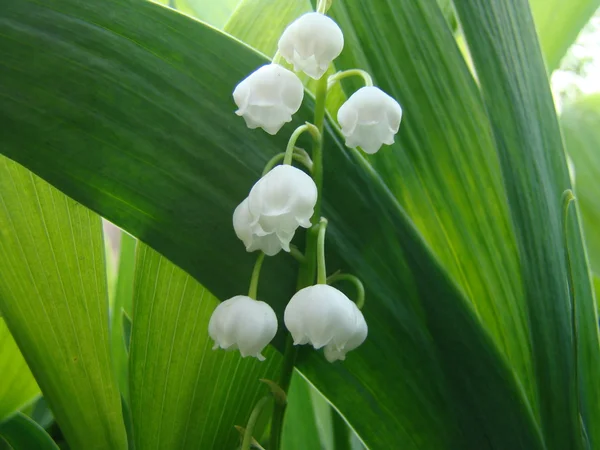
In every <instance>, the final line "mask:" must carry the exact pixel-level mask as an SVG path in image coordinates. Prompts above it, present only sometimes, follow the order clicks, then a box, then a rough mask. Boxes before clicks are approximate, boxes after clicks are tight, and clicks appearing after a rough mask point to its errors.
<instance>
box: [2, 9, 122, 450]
mask: <svg viewBox="0 0 600 450" xmlns="http://www.w3.org/2000/svg"><path fill="white" fill-rule="evenodd" d="M3 17H4V16H3ZM2 95H4V92H3V94H2ZM3 98H5V97H3ZM4 105H5V104H4ZM0 108H3V107H0ZM30 134H32V133H30ZM2 145H3V148H5V147H4V145H5V144H4V143H3V144H2ZM0 229H1V230H2V234H1V235H0V254H1V255H2V257H1V258H0V308H1V309H2V312H3V314H4V319H5V320H6V323H7V325H8V328H9V329H10V330H11V332H12V334H13V336H14V338H15V341H16V342H17V344H18V345H19V348H20V349H21V352H22V353H23V356H24V357H25V358H26V360H27V362H28V364H29V367H30V368H31V371H32V373H33V374H34V375H35V377H36V380H37V382H38V384H39V386H40V388H41V389H42V392H43V393H44V398H45V399H46V400H47V401H48V403H49V404H50V405H51V407H52V411H53V413H54V415H55V417H56V420H57V422H58V424H59V425H60V427H61V430H62V431H63V433H64V435H65V437H66V439H67V441H68V442H69V444H70V445H71V446H72V447H74V448H86V449H105V448H111V449H115V450H120V449H124V448H125V447H126V440H125V429H124V426H123V419H122V416H121V404H120V401H119V395H118V389H117V385H116V382H115V380H114V378H113V374H112V372H111V368H110V364H109V349H108V298H107V292H106V277H105V271H104V259H103V254H102V252H103V244H102V229H101V223H100V217H99V216H98V215H96V214H94V213H92V212H91V211H89V210H87V209H86V208H84V207H83V206H81V205H79V204H77V203H75V202H74V201H73V200H71V199H69V198H68V197H66V196H65V195H64V194H62V193H61V192H59V191H57V190H56V189H55V188H53V187H51V186H50V185H49V184H48V183H46V182H45V181H43V180H42V179H40V178H38V177H37V176H34V175H32V174H31V173H30V172H29V171H28V170H27V169H25V168H23V167H21V166H20V165H18V164H16V163H15V162H13V161H10V160H8V159H7V158H5V157H1V158H0Z"/></svg>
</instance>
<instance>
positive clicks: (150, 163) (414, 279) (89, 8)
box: [0, 0, 542, 450]
mask: <svg viewBox="0 0 600 450" xmlns="http://www.w3.org/2000/svg"><path fill="white" fill-rule="evenodd" d="M408 11H411V10H410V9H409V10H408ZM436 11H437V10H436ZM0 12H1V13H2V17H4V20H3V21H2V22H0V52H2V55H3V58H4V59H3V61H5V64H6V69H5V70H3V71H0V86H1V87H0V96H1V98H2V99H3V100H2V101H1V102H0V119H1V120H2V121H3V123H5V124H6V125H7V127H6V129H7V133H6V134H7V136H6V137H5V142H4V143H3V146H2V147H0V151H2V152H3V153H5V154H7V155H9V156H10V157H11V158H15V159H17V160H18V161H20V162H22V163H23V164H25V165H27V167H29V168H30V169H32V170H34V171H35V172H36V173H39V174H41V175H42V176H44V177H45V178H47V179H48V180H49V181H51V182H52V183H54V184H55V185H57V186H58V187H60V188H61V189H63V190H65V191H66V192H67V193H68V194H69V195H72V196H73V197H74V198H75V199H77V200H79V201H81V202H83V203H84V204H85V205H87V206H89V207H91V208H92V209H94V210H96V211H98V212H100V213H101V214H102V215H103V216H105V217H107V219H109V220H111V221H112V222H114V223H115V224H117V225H119V226H121V227H122V228H124V229H125V230H127V231H129V232H131V233H132V234H133V235H135V236H137V237H139V238H140V239H141V240H142V241H143V242H146V243H148V244H149V245H151V246H152V247H153V248H154V249H155V250H157V251H159V252H161V253H162V254H164V255H165V256H166V257H168V258H170V259H171V260H172V261H173V263H175V264H177V265H178V266H179V267H181V268H182V269H183V270H186V271H187V272H188V273H190V274H191V275H192V276H194V277H195V278H196V279H198V281H200V282H201V283H202V284H203V285H204V286H205V287H206V288H207V289H210V291H211V292H212V293H214V294H215V295H216V296H217V297H218V298H220V299H225V298H228V297H230V296H232V295H235V294H239V293H240V292H244V291H245V290H246V289H247V284H248V278H249V274H250V272H251V268H252V264H253V262H254V256H253V255H248V254H247V253H246V252H245V251H244V250H243V246H242V245H241V244H240V242H239V241H238V240H237V239H236V237H235V234H234V232H233V230H232V227H231V214H232V211H233V210H234V208H235V206H236V205H237V204H238V203H239V201H240V200H241V199H243V198H244V196H245V195H247V193H248V190H249V189H250V187H251V186H252V184H253V183H254V182H255V181H256V179H257V178H258V176H259V174H260V172H261V171H262V167H263V165H264V163H265V162H266V161H267V160H268V159H269V158H270V157H272V156H273V155H274V154H275V153H278V152H279V151H281V149H283V148H284V147H285V144H286V142H287V137H288V136H289V134H290V133H291V130H292V129H293V127H294V126H297V125H298V124H300V123H302V122H304V121H306V120H309V119H310V118H311V115H312V111H311V108H312V100H311V99H310V98H309V97H308V96H307V98H306V101H305V105H304V107H303V108H301V110H300V112H299V113H298V114H297V116H296V117H295V120H294V122H293V123H292V124H289V125H288V126H286V127H284V129H283V130H282V131H281V132H280V133H279V134H278V135H277V136H275V137H271V136H268V135H266V134H265V133H263V132H262V131H260V130H255V131H250V130H248V129H247V128H246V127H245V125H244V123H243V120H242V119H240V118H239V117H236V116H235V115H234V114H233V110H234V105H233V103H232V101H231V91H232V88H233V86H235V84H236V83H237V82H239V80H241V79H242V78H243V77H244V76H245V75H246V74H248V73H249V72H251V71H252V70H254V69H255V68H256V67H258V66H259V65H261V64H263V63H264V62H265V59H264V58H262V57H261V55H258V54H256V53H254V52H252V51H251V50H250V49H249V48H248V47H246V46H243V45H240V43H239V42H236V41H235V40H233V39H230V38H229V37H227V36H226V35H223V34H220V33H218V32H217V31H216V30H214V29H212V28H209V27H205V26H203V25H202V24H199V23H197V22H195V21H192V20H190V19H189V18H186V17H184V16H181V15H178V14H176V13H175V12H173V11H171V10H168V9H165V8H162V7H160V6H157V5H155V4H151V3H143V2H142V3H135V2H120V3H112V4H111V5H110V8H108V7H107V6H106V3H105V2H104V1H99V0H91V1H89V2H86V3H81V2H79V1H75V0H49V1H48V2H46V3H45V4H44V6H39V5H37V4H35V3H30V2H28V1H25V0H17V1H14V2H11V3H8V4H2V5H1V6H0ZM411 14H413V15H414V17H415V18H418V17H420V12H419V11H417V12H415V11H413V12H412V13H411ZM434 17H438V16H437V15H436V16H434ZM118 18H123V19H122V20H119V19H118ZM436 20H437V19H436ZM439 20H441V21H442V23H443V24H445V22H443V17H442V16H441V15H439ZM48 36H52V37H53V38H52V39H48ZM140 43H143V45H142V44H140ZM31 49H37V50H36V54H35V56H36V57H35V58H22V57H21V55H23V54H28V52H31ZM117 49H118V50H117ZM456 55H457V58H458V57H460V55H459V53H458V50H456ZM437 56H438V55H436V57H437ZM427 61H428V62H430V63H431V61H429V59H428V60H427ZM108 62H110V63H108ZM426 67H427V66H424V69H425V68H426ZM434 67H437V66H434ZM464 71H465V73H467V72H466V69H464ZM17 74H18V76H17ZM375 76H376V78H377V79H379V78H381V77H382V76H381V75H379V76H378V75H377V74H375ZM464 76H466V75H464ZM33 94H35V95H33ZM466 98H468V97H466ZM467 104H468V105H469V106H472V107H476V106H477V105H479V103H478V102H477V101H475V100H472V103H467ZM414 107H415V114H416V111H418V104H415V105H414ZM464 109H465V110H464V113H465V117H468V118H469V120H470V119H471V116H472V114H471V111H470V110H469V108H464ZM473 120H475V119H473ZM32 127H33V128H35V129H36V130H38V132H37V133H31V132H29V130H30V129H32ZM484 129H485V128H484ZM417 131H418V130H415V131H413V133H417ZM476 131H478V133H476V134H475V136H479V135H481V134H483V135H484V134H485V133H482V132H481V130H479V129H477V130H476ZM462 135H463V133H458V134H457V135H456V136H455V137H456V139H458V138H459V137H461V136H462ZM444 136H445V135H444V134H443V133H442V134H441V137H444ZM480 139H484V137H481V138H480ZM83 142H85V143H86V151H85V152H82V151H81V143H83ZM434 142H435V143H438V144H439V143H440V142H443V140H441V139H440V140H435V141H432V143H431V144H433V143H434ZM25 143H26V145H25ZM301 145H302V144H301ZM440 145H441V144H440ZM474 148H476V147H474ZM456 151H457V155H458V156H460V154H459V153H458V150H456ZM388 153H389V152H388ZM437 158H441V155H438V154H433V155H432V156H431V157H430V158H427V161H429V160H436V159H437ZM447 158H448V159H450V158H449V157H447ZM450 162H451V161H450ZM467 162H468V161H467ZM423 163H425V161H423ZM481 195H483V194H481ZM486 199H487V197H486ZM488 200H489V199H488ZM496 200H497V199H495V198H494V201H496ZM462 201H464V200H462ZM471 201H472V202H474V201H475V200H471ZM467 203H468V202H467ZM490 203H491V204H493V202H492V201H490ZM478 206H479V207H480V208H481V215H482V216H484V217H486V216H485V215H486V211H485V209H486V208H489V207H490V205H487V204H485V205H479V204H478ZM365 211H368V212H369V214H365ZM324 213H325V214H326V215H327V217H328V218H329V219H330V232H329V233H328V235H329V237H328V241H327V242H328V255H329V256H328V263H329V267H330V269H331V270H332V271H333V270H336V269H338V268H339V269H343V270H346V271H348V272H351V273H356V274H357V275H358V276H360V277H361V278H362V279H363V281H364V283H365V285H366V288H367V299H368V300H367V307H365V310H364V312H365V316H366V319H367V322H368V323H369V326H370V335H369V338H368V340H367V341H366V342H365V344H363V345H362V346H361V347H360V348H359V349H357V350H356V351H354V352H352V353H351V354H350V355H349V357H348V359H347V360H346V361H345V362H344V363H343V364H342V363H338V364H329V363H327V362H326V361H325V360H324V358H323V356H322V354H320V353H317V352H315V351H313V350H310V349H308V348H304V349H303V351H302V352H301V353H300V355H299V358H298V366H299V369H300V371H301V372H302V373H303V374H304V375H306V376H307V377H308V378H309V379H310V381H311V382H312V383H314V385H315V386H316V387H317V388H318V389H319V390H320V391H321V392H322V393H323V394H324V395H325V396H327V398H328V399H329V400H330V401H331V402H332V403H333V404H335V406H336V408H338V409H339V410H340V412H341V413H342V414H343V415H344V416H345V418H346V419H348V421H349V422H350V423H351V424H352V426H353V427H354V428H355V429H356V431H357V432H358V434H359V435H360V436H361V437H362V438H363V439H364V441H365V442H366V443H367V444H368V445H369V446H370V447H372V448H397V447H401V448H404V449H420V448H436V449H477V450H480V449H481V448H488V447H495V448H511V449H528V450H531V449H540V448H542V444H541V440H540V436H539V434H538V429H537V426H536V424H535V422H534V418H533V415H532V413H531V410H530V407H529V405H528V404H527V402H526V399H525V397H524V394H523V391H522V388H521V386H520V383H519V381H518V380H517V378H516V376H515V369H513V368H510V367H509V366H508V365H507V364H506V361H505V359H504V358H503V355H502V354H501V353H500V351H499V350H498V348H497V347H496V345H495V342H494V340H493V338H492V337H490V334H489V333H488V332H487V331H486V330H485V329H484V328H483V327H482V325H481V322H480V320H479V318H478V317H477V315H476V314H475V313H474V311H473V310H472V306H471V305H470V304H469V303H468V302H467V300H466V299H465V297H464V296H463V293H462V292H461V290H460V289H459V288H458V287H457V286H456V285H455V284H454V282H453V280H452V279H451V278H450V277H449V276H448V274H447V273H446V272H445V270H444V269H443V268H442V267H441V264H440V263H439V262H438V261H437V260H436V259H435V257H434V256H433V255H432V254H431V252H430V251H429V248H428V245H427V244H426V243H425V241H424V240H423V238H422V236H421V235H420V234H419V233H418V232H417V230H416V229H415V227H414V226H413V224H412V223H411V222H410V220H409V219H408V216H407V215H406V213H405V211H404V210H403V209H402V208H401V206H400V205H399V204H398V203H397V200H396V198H395V197H394V196H393V195H392V193H391V192H390V190H389V189H388V186H386V185H385V184H384V182H383V181H382V180H381V178H380V177H379V176H378V174H377V173H376V172H375V171H374V170H373V168H372V167H371V166H370V165H369V163H368V162H367V161H366V160H365V159H364V157H363V156H361V154H360V153H359V152H357V151H349V150H346V149H345V148H344V147H343V145H342V142H341V141H340V139H339V135H338V132H337V130H335V129H334V128H333V127H331V126H328V129H327V133H326V135H325V204H324ZM373 218H377V219H376V220H373ZM478 220H479V219H478ZM481 220H483V219H481ZM486 220H489V221H490V223H492V222H494V221H496V222H497V221H498V220H497V219H496V218H495V216H494V220H492V219H489V218H488V219H486ZM465 226H466V225H465ZM490 226H491V225H490ZM498 226H499V225H498ZM490 239H491V237H490ZM444 242H445V241H444ZM504 245H506V244H505V243H503V247H501V248H499V249H498V252H499V253H498V254H497V255H496V257H497V258H498V259H499V260H500V258H501V257H504V255H505V250H504V249H505V247H504ZM507 252H508V253H509V254H510V251H508V250H507ZM510 261H511V260H510V259H507V261H502V264H500V262H494V265H493V267H495V268H497V269H498V270H508V269H507V268H506V267H507V266H510ZM478 262H481V261H478ZM490 264H491V262H490ZM473 266H474V269H473V270H475V271H477V270H484V268H485V267H486V266H485V264H483V265H481V266H480V267H475V266H476V265H475V264H473ZM294 278H295V263H294V261H293V260H292V259H291V258H289V256H287V255H285V254H284V255H279V256H278V257H276V258H274V259H273V260H269V261H267V263H266V264H265V268H264V269H263V278H262V281H261V287H260V290H261V292H262V293H261V296H262V297H263V298H264V299H265V300H266V301H269V302H270V303H272V304H273V306H274V308H275V309H276V311H277V312H278V314H279V317H281V313H282V312H283V307H284V305H285V303H286V301H287V299H289V298H290V296H291V294H292V292H293V286H294ZM167 306H168V305H167ZM510 323H512V322H509V324H510ZM136 326H141V325H139V315H137V313H135V317H134V328H135V327H136ZM166 326H167V325H165V327H166ZM169 326H170V325H169ZM517 331H518V329H517ZM135 333H136V331H135V330H134V331H133V334H134V335H133V337H132V339H133V341H132V346H133V345H134V344H135V339H136V338H135ZM159 344H162V345H166V344H164V343H163V342H162V341H161V342H160V343H159ZM159 344H156V345H154V347H157V346H159V347H161V348H164V347H162V345H159ZM275 344H276V346H279V348H281V344H282V340H281V336H280V337H279V339H277V340H276V342H275ZM132 352H133V350H132ZM163 364H164V363H163ZM379 368H381V370H378V369H379ZM383 368H385V370H384V369H383ZM152 369H153V370H154V369H155V368H154V367H152ZM151 373H153V372H150V371H149V374H151ZM517 373H518V372H517ZM132 376H134V375H133V374H132ZM162 376H164V373H163V374H162ZM132 387H133V385H132ZM163 394H164V391H162V392H160V394H159V395H158V397H157V398H153V399H152V400H155V401H160V399H161V398H162V397H161V395H163ZM135 396H136V394H135V393H134V392H133V391H132V414H133V417H134V423H135V418H136V416H137V415H138V414H139V412H136V405H135V401H134V400H133V398H135ZM146 412H148V411H146ZM151 412H152V414H151V415H150V416H149V417H148V419H144V420H148V423H149V424H150V425H148V426H153V425H155V424H156V423H162V415H161V411H157V410H151ZM155 421H157V422H155ZM158 421H160V422H158ZM137 426H142V428H143V429H145V426H146V425H137ZM150 429H151V430H152V433H151V434H152V435H153V436H156V429H152V428H150ZM508 430H510V432H509V431H508ZM170 432H171V430H170V427H169V426H168V425H165V428H161V430H160V433H161V434H162V433H165V434H167V433H170ZM136 436H138V433H137V432H136ZM139 439H146V437H139Z"/></svg>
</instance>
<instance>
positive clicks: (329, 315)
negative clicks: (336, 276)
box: [284, 284, 368, 362]
mask: <svg viewBox="0 0 600 450" xmlns="http://www.w3.org/2000/svg"><path fill="white" fill-rule="evenodd" d="M284 321H285V326H286V327H287V329H288V330H289V331H290V333H291V334H292V338H293V339H294V345H302V344H311V345H312V346H313V347H314V348H315V349H319V348H321V347H325V357H326V358H327V360H328V361H330V362H332V361H335V360H337V359H345V357H346V352H348V351H350V350H353V349H355V348H356V347H358V346H359V345H360V344H362V343H363V342H364V340H365V339H366V337H367V333H368V329H367V324H366V322H365V319H364V317H363V315H362V313H361V312H360V310H359V309H358V308H357V306H356V305H355V304H354V302H352V301H351V300H350V299H349V298H348V297H346V295H344V293H343V292H341V291H339V290H338V289H336V288H334V287H331V286H328V285H326V284H317V285H315V286H309V287H307V288H304V289H301V290H300V291H298V292H296V294H295V295H294V296H293V297H292V299H291V300H290V302H289V303H288V305H287V307H286V309H285V313H284Z"/></svg>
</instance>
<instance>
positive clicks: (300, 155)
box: [262, 147, 312, 177]
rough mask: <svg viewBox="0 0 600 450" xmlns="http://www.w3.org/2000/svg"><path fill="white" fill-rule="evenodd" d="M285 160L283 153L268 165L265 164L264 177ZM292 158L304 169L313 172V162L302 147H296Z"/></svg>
mask: <svg viewBox="0 0 600 450" xmlns="http://www.w3.org/2000/svg"><path fill="white" fill-rule="evenodd" d="M284 158H285V153H283V152H282V153H277V154H276V155H275V156H273V157H272V158H271V159H270V160H269V161H267V164H265V168H264V169H263V173H262V176H263V177H264V176H265V175H266V174H268V173H269V172H270V171H271V169H273V167H275V166H276V165H277V164H279V163H280V162H281V161H283V159H284ZM292 158H293V159H294V161H297V162H299V163H300V164H302V165H303V166H304V167H306V168H307V169H308V171H309V172H312V161H311V159H310V157H309V156H308V153H306V151H304V150H303V149H301V148H300V147H294V154H293V155H292Z"/></svg>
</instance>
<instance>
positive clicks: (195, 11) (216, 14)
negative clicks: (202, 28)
mask: <svg viewBox="0 0 600 450" xmlns="http://www.w3.org/2000/svg"><path fill="white" fill-rule="evenodd" d="M240 1H241V0H156V3H160V4H163V5H165V6H169V7H171V8H175V9H177V10H179V11H181V12H182V13H185V14H188V15H190V16H192V17H196V18H197V19H200V20H203V21H204V22H206V23H209V24H211V25H212V26H213V27H217V28H223V26H224V25H225V23H226V22H227V20H228V19H229V17H230V16H231V14H232V13H233V12H234V11H235V10H236V7H237V6H238V4H239V3H240Z"/></svg>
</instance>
